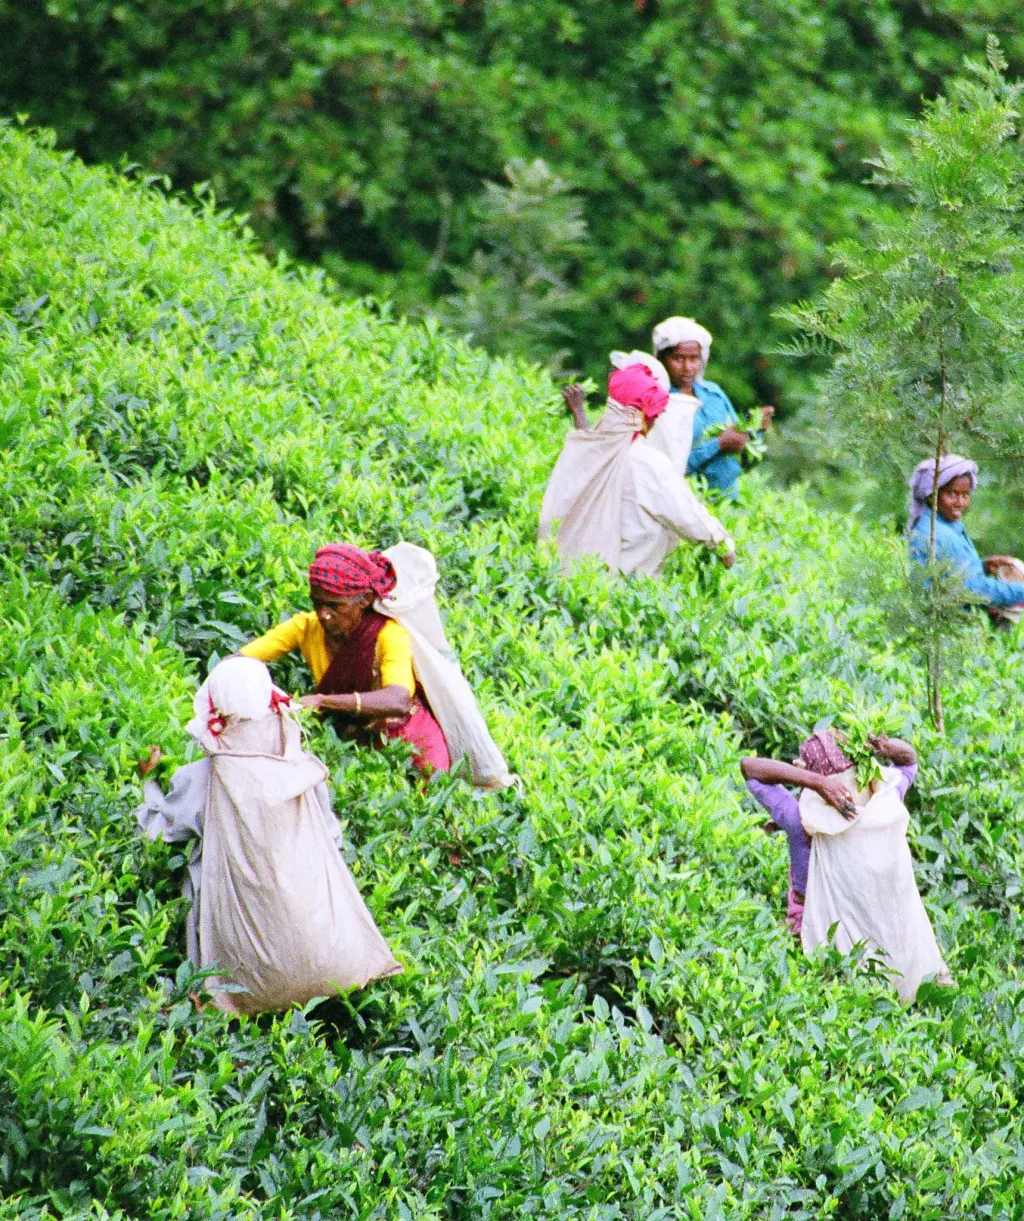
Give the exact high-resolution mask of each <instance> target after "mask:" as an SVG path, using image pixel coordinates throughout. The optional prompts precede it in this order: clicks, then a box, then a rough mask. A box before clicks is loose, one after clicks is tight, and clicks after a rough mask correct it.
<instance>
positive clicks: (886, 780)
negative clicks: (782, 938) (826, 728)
mask: <svg viewBox="0 0 1024 1221" xmlns="http://www.w3.org/2000/svg"><path fill="white" fill-rule="evenodd" d="M882 775H883V778H882V781H881V782H880V783H879V784H877V785H876V788H875V792H874V793H873V794H871V795H868V794H867V793H857V796H856V804H857V806H858V808H859V811H860V812H859V813H858V815H857V817H856V818H855V819H853V820H852V821H847V820H846V819H845V818H843V816H842V815H841V814H840V813H839V811H838V810H835V809H833V808H832V806H830V805H829V804H828V803H827V802H826V801H824V800H823V798H822V797H820V796H819V795H818V794H817V793H815V792H814V791H813V790H811V789H804V790H803V791H802V793H801V794H800V821H801V822H802V823H803V827H804V830H805V831H806V832H807V834H808V835H810V836H811V864H810V871H809V873H808V878H807V896H806V899H805V902H804V919H803V932H802V936H801V940H802V942H803V948H804V953H806V954H810V953H811V952H812V951H813V950H814V949H815V948H816V947H817V946H819V945H823V944H824V943H825V942H827V941H828V938H829V929H830V928H831V927H832V925H833V924H835V925H837V926H838V927H837V928H836V931H835V938H834V944H835V946H836V948H837V949H838V950H839V951H840V953H843V954H848V953H849V952H850V950H851V949H853V947H854V945H855V944H856V943H857V942H859V941H863V942H866V943H867V945H868V948H869V950H870V952H871V954H872V956H873V957H874V958H875V959H876V960H877V961H880V962H881V963H882V964H884V966H886V967H887V968H889V969H895V971H896V972H898V974H895V975H893V976H892V982H893V984H894V986H895V988H896V990H897V992H899V994H900V999H901V1000H903V1001H904V1003H906V1004H909V1003H911V1002H912V1001H913V1000H914V998H915V996H916V995H917V989H918V985H919V984H920V983H921V981H922V980H923V979H924V978H925V976H928V975H932V976H935V978H936V981H937V982H939V983H950V982H952V981H951V978H950V975H949V971H948V969H947V967H946V964H945V962H943V959H942V954H941V952H940V950H939V947H938V943H937V942H936V940H935V933H934V932H933V931H932V926H931V921H930V920H929V919H928V913H927V912H926V911H925V909H924V904H923V903H922V902H921V896H920V894H919V893H918V889H917V882H916V881H915V879H914V863H913V860H912V859H911V855H910V846H909V845H908V843H907V824H908V822H909V814H908V812H907V807H906V806H905V805H904V804H903V802H902V801H901V800H900V797H899V794H898V792H897V784H898V782H899V780H900V773H899V772H898V771H897V770H896V769H895V768H885V769H884V770H883V773H882ZM842 779H843V780H844V781H845V782H846V784H847V785H848V786H849V787H850V788H851V789H854V790H855V788H856V772H855V771H854V769H852V768H851V769H850V770H849V771H847V772H844V773H843V774H842Z"/></svg>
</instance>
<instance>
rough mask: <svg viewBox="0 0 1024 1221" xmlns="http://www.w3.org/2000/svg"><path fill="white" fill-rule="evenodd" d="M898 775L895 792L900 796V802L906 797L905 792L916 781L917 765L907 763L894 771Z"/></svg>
mask: <svg viewBox="0 0 1024 1221" xmlns="http://www.w3.org/2000/svg"><path fill="white" fill-rule="evenodd" d="M896 770H897V771H898V772H899V773H900V779H899V782H898V784H897V785H896V792H897V793H899V795H900V801H902V800H903V798H904V797H906V795H907V790H908V789H909V788H910V786H911V785H912V784H913V783H914V781H915V780H916V779H917V764H916V763H907V764H905V765H904V766H903V767H898V768H897V769H896Z"/></svg>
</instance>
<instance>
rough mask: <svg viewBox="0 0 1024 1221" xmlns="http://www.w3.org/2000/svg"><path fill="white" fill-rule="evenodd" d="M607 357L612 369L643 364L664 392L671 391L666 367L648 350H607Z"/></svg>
mask: <svg viewBox="0 0 1024 1221" xmlns="http://www.w3.org/2000/svg"><path fill="white" fill-rule="evenodd" d="M608 359H609V360H610V361H611V364H612V368H613V369H628V368H629V366H630V365H643V366H644V368H645V369H648V370H650V373H651V376H652V377H653V378H654V380H655V381H656V382H657V383H658V385H659V386H660V387H661V388H662V390H664V391H665V393H666V394H668V393H670V392H671V390H672V383H671V381H670V380H669V376H668V369H666V368H665V366H664V365H663V364H662V363H661V361H660V360H659V359H658V358H657V356H651V355H650V354H649V353H648V352H637V351H633V352H609V353H608Z"/></svg>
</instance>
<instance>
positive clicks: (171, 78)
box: [0, 0, 1024, 401]
mask: <svg viewBox="0 0 1024 1221" xmlns="http://www.w3.org/2000/svg"><path fill="white" fill-rule="evenodd" d="M989 31H994V32H997V33H998V34H999V36H1000V37H1001V38H1003V40H1004V43H1005V46H1006V49H1007V53H1008V55H1009V58H1010V60H1011V63H1012V64H1013V65H1014V70H1015V71H1019V70H1020V66H1021V64H1022V63H1024V40H1022V34H1021V26H1020V21H1019V6H1018V4H1017V3H1016V0H987V2H986V3H985V4H979V3H978V2H977V0H931V2H930V3H928V4H927V5H924V4H908V3H903V2H902V0H871V2H870V3H868V4H851V3H849V0H826V2H825V3H821V2H820V0H761V3H759V4H758V5H756V6H754V7H752V6H751V5H750V4H749V3H744V2H742V0H713V2H712V3H708V4H694V3H692V2H691V0H658V2H657V3H653V2H650V3H649V2H647V0H635V2H634V3H633V4H628V3H626V2H625V0H588V2H587V3H586V4H573V3H568V2H567V0H531V3H529V4H524V3H522V2H521V0H487V2H486V3H485V2H484V0H401V2H399V0H345V3H344V4H341V3H325V0H290V2H289V3H280V2H276V0H275V2H273V3H269V2H268V0H149V2H148V3H146V4H144V5H131V4H124V3H121V2H120V0H0V32H2V34H3V40H4V46H5V48H6V49H7V52H8V54H7V55H5V56H4V58H3V60H2V62H0V112H2V113H6V114H8V115H10V116H13V115H14V114H16V113H19V112H24V113H28V114H29V115H30V116H31V118H32V119H33V120H34V121H35V122H42V123H46V124H48V125H50V126H53V127H55V128H56V129H57V131H58V133H59V136H60V139H61V141H62V142H64V143H66V144H67V145H69V146H70V147H73V148H75V149H76V150H78V151H79V152H80V153H83V154H84V155H85V156H86V157H87V158H89V159H91V160H98V161H109V162H116V161H117V160H118V159H119V158H120V157H122V156H127V157H128V158H129V159H131V160H133V161H136V162H138V163H140V164H141V166H142V167H143V170H144V172H147V173H156V174H167V175H169V176H170V178H171V179H172V181H173V182H174V183H175V184H176V185H178V186H179V187H183V188H188V187H190V186H191V185H192V184H195V183H199V182H209V183H212V184H213V187H214V189H215V190H216V192H217V194H218V196H219V197H220V198H221V199H222V200H224V201H225V202H226V203H227V204H229V205H230V206H231V207H233V208H235V209H236V210H239V211H244V212H248V213H249V214H250V215H251V218H252V224H253V226H254V228H255V229H256V231H257V232H258V233H259V234H260V235H261V237H262V238H264V239H266V240H267V241H268V242H269V243H271V244H272V245H273V246H274V247H275V248H278V249H280V248H283V249H286V250H288V251H290V252H292V253H294V254H297V255H299V256H301V257H303V258H306V259H310V260H318V261H322V262H323V264H324V265H325V266H326V267H328V268H329V269H330V271H331V272H332V274H334V275H335V276H337V278H338V279H339V281H340V282H341V283H342V284H343V285H344V287H345V288H346V289H347V290H350V291H355V292H372V293H373V294H374V295H375V296H377V297H378V298H383V297H386V298H390V299H392V300H394V301H395V302H396V303H397V305H398V306H399V308H401V309H403V310H408V309H409V308H421V307H423V306H424V305H427V304H429V303H431V302H435V301H437V300H439V299H441V298H442V297H444V296H445V295H446V294H447V293H448V292H449V291H450V287H451V284H450V279H449V270H448V269H450V268H453V267H454V268H456V269H458V268H463V269H466V268H468V267H469V265H470V261H471V257H472V255H473V252H474V250H476V249H479V248H480V247H481V245H482V244H483V241H482V237H483V235H482V234H481V232H480V226H479V224H478V223H477V216H476V213H477V208H478V203H479V201H480V199H481V197H482V195H483V192H484V188H485V184H486V183H487V182H496V181H499V180H501V178H502V173H503V169H504V166H505V164H506V163H507V162H508V161H509V160H510V159H513V158H522V159H524V160H526V161H532V160H533V159H534V158H535V157H543V158H544V159H545V160H546V162H547V163H548V165H549V166H550V167H551V169H552V170H553V171H554V172H555V173H557V174H558V175H560V176H561V177H563V178H565V179H566V180H567V181H568V183H569V185H570V186H572V187H573V188H574V189H575V190H576V191H577V192H578V193H579V195H580V197H581V199H582V202H583V205H584V210H585V215H586V219H587V221H588V223H589V226H590V234H591V240H590V243H589V246H588V247H587V249H586V250H584V251H583V252H582V253H581V254H580V257H579V259H578V261H577V264H576V269H575V270H576V280H577V282H578V287H579V290H580V294H581V304H580V305H579V307H578V308H572V309H571V310H570V311H568V313H567V315H566V321H568V322H569V324H570V326H571V328H572V332H573V334H572V335H571V336H570V337H569V339H568V342H569V344H570V345H571V346H572V347H573V348H574V355H575V357H576V359H577V360H579V361H580V362H581V364H582V365H584V366H585V367H586V368H587V369H588V370H589V372H590V373H591V374H592V375H594V376H595V377H596V376H600V375H602V374H603V373H604V366H603V363H602V362H603V359H604V355H605V353H606V352H607V351H608V350H609V349H611V348H628V347H630V346H632V343H633V341H638V340H641V339H646V337H647V336H648V335H649V333H650V327H651V325H652V323H653V322H655V321H657V319H658V318H659V317H664V316H665V315H666V314H673V313H679V312H683V313H691V312H696V313H697V314H698V315H700V317H701V318H702V319H703V320H704V321H706V322H707V323H708V325H709V326H710V327H711V329H712V331H714V332H715V333H716V334H717V335H718V336H719V339H720V352H721V359H720V360H718V361H717V362H716V367H715V370H714V374H713V376H715V377H717V378H718V379H719V380H721V381H722V382H723V383H724V384H725V386H726V388H727V389H728V390H729V391H730V392H731V393H735V394H736V395H738V396H739V397H740V398H741V399H744V400H746V399H748V398H749V397H751V396H753V395H755V394H757V395H759V396H774V397H775V398H776V399H778V398H782V399H783V400H785V399H786V398H787V397H791V396H787V391H788V390H791V389H792V384H793V383H794V381H796V380H797V379H798V376H799V375H798V373H797V372H796V371H795V370H793V369H792V368H791V367H786V366H785V365H783V364H780V362H778V361H777V360H774V359H773V358H772V357H770V356H766V355H765V353H766V351H767V350H768V349H770V347H771V343H772V340H773V338H775V337H777V335H778V330H777V324H776V323H774V322H773V321H772V319H771V313H772V310H773V308H774V307H776V306H777V305H779V304H785V303H789V302H792V301H794V300H798V299H800V298H803V297H806V296H809V295H811V294H812V293H813V292H815V291H817V289H818V288H819V287H820V286H821V285H822V283H823V281H824V278H825V276H826V274H827V270H828V257H827V254H826V248H827V245H828V243H830V242H831V241H834V240H836V239H838V238H841V237H844V236H849V235H851V234H853V233H855V232H856V231H857V228H858V222H859V214H860V212H861V211H862V210H863V208H864V207H865V204H866V201H867V198H868V196H867V193H866V191H865V189H864V188H863V186H862V185H861V183H862V180H863V178H864V176H865V175H864V169H863V165H862V159H863V158H864V157H866V156H869V155H871V154H873V153H874V152H875V151H876V150H877V149H878V147H879V145H880V143H881V141H882V140H884V139H885V138H886V137H887V136H890V135H891V134H892V132H893V128H894V124H895V123H896V122H897V121H898V120H899V119H900V118H901V117H903V116H906V115H908V114H911V113H914V112H916V110H917V108H918V106H919V104H920V98H921V96H922V95H929V96H930V95H934V94H935V93H936V92H938V90H939V89H940V88H941V86H942V83H943V80H944V78H945V77H946V76H947V75H948V74H949V73H951V72H956V71H958V70H959V68H960V62H961V59H962V57H963V55H964V54H965V53H968V52H973V53H979V52H980V51H981V49H982V48H983V45H984V38H985V34H986V33H988V32H989ZM554 346H556V347H562V346H564V344H563V340H562V339H561V338H560V337H557V338H556V341H555V344H554ZM544 354H545V353H543V352H538V356H541V355H544ZM767 401H772V400H771V398H769V399H768V400H767Z"/></svg>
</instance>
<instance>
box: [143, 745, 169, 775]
mask: <svg viewBox="0 0 1024 1221" xmlns="http://www.w3.org/2000/svg"><path fill="white" fill-rule="evenodd" d="M163 757H164V752H163V751H162V750H161V749H160V747H159V746H151V747H150V748H149V754H148V755H147V756H146V758H145V759H140V760H139V762H138V768H139V775H140V776H148V775H149V773H150V772H151V771H152V770H153V768H155V767H156V765H157V764H158V763H159V762H160V760H161V759H162V758H163Z"/></svg>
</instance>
